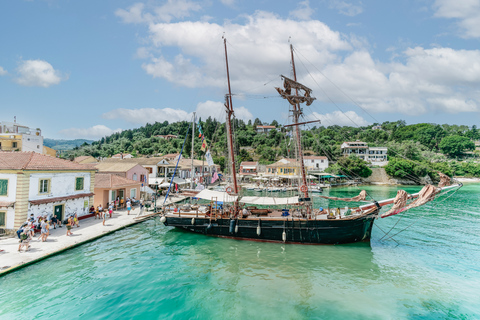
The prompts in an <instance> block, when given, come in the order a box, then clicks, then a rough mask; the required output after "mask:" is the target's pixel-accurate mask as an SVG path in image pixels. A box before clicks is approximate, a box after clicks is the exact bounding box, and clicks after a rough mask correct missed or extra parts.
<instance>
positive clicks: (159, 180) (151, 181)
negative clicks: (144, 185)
mask: <svg viewBox="0 0 480 320" xmlns="http://www.w3.org/2000/svg"><path fill="white" fill-rule="evenodd" d="M163 180H165V178H160V177H156V178H148V184H149V185H156V184H157V183H158V184H161V183H162V182H163Z"/></svg>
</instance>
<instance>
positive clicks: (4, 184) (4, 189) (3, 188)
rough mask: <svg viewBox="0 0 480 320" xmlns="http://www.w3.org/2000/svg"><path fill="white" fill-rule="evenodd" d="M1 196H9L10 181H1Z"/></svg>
mask: <svg viewBox="0 0 480 320" xmlns="http://www.w3.org/2000/svg"><path fill="white" fill-rule="evenodd" d="M0 196H8V179H0Z"/></svg>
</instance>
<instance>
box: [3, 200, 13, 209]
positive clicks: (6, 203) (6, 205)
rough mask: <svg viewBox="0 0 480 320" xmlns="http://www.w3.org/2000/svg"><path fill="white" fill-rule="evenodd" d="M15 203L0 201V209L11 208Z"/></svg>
mask: <svg viewBox="0 0 480 320" xmlns="http://www.w3.org/2000/svg"><path fill="white" fill-rule="evenodd" d="M14 203H15V201H0V208H8V207H11V206H13V204H14Z"/></svg>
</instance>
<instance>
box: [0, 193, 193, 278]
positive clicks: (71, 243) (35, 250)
mask: <svg viewBox="0 0 480 320" xmlns="http://www.w3.org/2000/svg"><path fill="white" fill-rule="evenodd" d="M184 199H185V197H182V196H177V197H170V198H169V200H168V201H167V203H175V202H179V201H182V200H184ZM157 206H160V205H159V204H158V203H157ZM152 217H154V215H153V214H152V211H145V210H140V208H139V207H135V208H134V209H133V210H132V211H130V215H127V210H126V209H121V210H115V211H114V212H113V214H112V218H108V213H107V219H106V221H105V226H104V225H103V219H95V218H93V217H91V218H87V219H83V220H80V222H79V225H80V227H74V228H72V233H73V235H71V236H67V235H66V232H67V228H66V226H63V227H62V228H59V227H57V229H54V228H53V226H51V228H50V236H49V237H48V239H47V241H46V242H42V241H38V239H39V236H40V233H36V234H35V237H34V238H33V239H32V240H31V241H30V249H29V250H28V251H24V249H22V251H21V252H19V251H18V245H19V239H18V237H17V236H15V237H14V238H13V237H5V238H2V239H0V276H2V275H4V274H6V273H9V272H11V271H14V270H16V269H19V268H21V267H24V266H27V265H30V264H32V263H35V262H37V261H40V260H42V259H45V258H47V257H49V256H52V255H55V254H57V253H59V252H62V251H65V250H68V249H71V248H74V247H76V246H79V245H81V244H83V243H86V242H89V241H92V240H95V239H97V238H100V237H103V236H105V235H107V234H110V233H112V232H115V231H117V230H120V229H123V228H126V227H128V226H131V225H134V224H137V223H140V222H142V221H145V220H147V219H150V218H152Z"/></svg>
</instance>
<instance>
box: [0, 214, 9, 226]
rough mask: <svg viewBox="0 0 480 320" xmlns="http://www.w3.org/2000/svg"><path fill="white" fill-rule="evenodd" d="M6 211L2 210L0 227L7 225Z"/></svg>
mask: <svg viewBox="0 0 480 320" xmlns="http://www.w3.org/2000/svg"><path fill="white" fill-rule="evenodd" d="M6 214H7V213H6V212H0V227H5V216H6Z"/></svg>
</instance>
